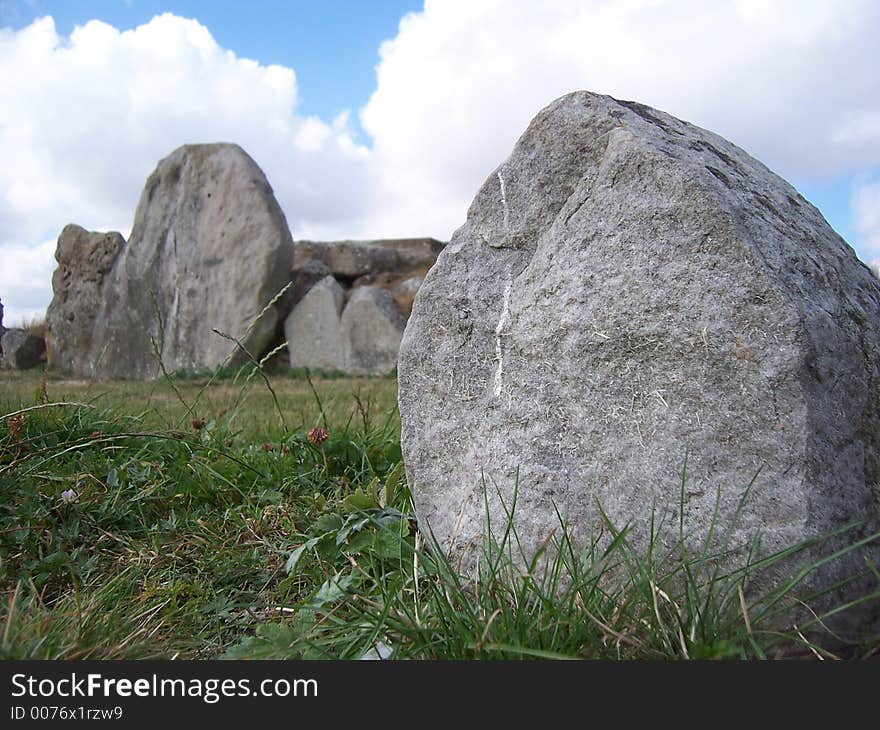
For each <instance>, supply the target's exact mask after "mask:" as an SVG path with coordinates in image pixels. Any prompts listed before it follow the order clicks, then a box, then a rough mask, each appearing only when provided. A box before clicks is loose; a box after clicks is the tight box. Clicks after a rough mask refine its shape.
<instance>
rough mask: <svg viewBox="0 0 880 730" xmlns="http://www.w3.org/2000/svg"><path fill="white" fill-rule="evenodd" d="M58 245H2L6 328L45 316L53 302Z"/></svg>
mask: <svg viewBox="0 0 880 730" xmlns="http://www.w3.org/2000/svg"><path fill="white" fill-rule="evenodd" d="M54 270H55V241H54V240H53V241H45V242H43V243H41V244H39V245H38V246H25V245H22V244H7V245H0V301H2V303H3V325H4V326H5V327H15V326H18V325H20V324H22V323H24V322H30V321H32V320H34V319H38V318H40V317H42V316H43V315H44V314H45V313H46V305H47V304H48V303H49V301H50V300H51V299H52V272H53V271H54Z"/></svg>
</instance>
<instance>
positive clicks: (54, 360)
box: [46, 223, 125, 375]
mask: <svg viewBox="0 0 880 730" xmlns="http://www.w3.org/2000/svg"><path fill="white" fill-rule="evenodd" d="M124 246H125V239H124V238H123V237H122V235H120V234H119V233H116V232H110V233H100V232H89V231H86V230H85V229H84V228H81V227H80V226H78V225H75V224H73V223H71V224H70V225H67V226H65V227H64V229H63V230H62V231H61V235H60V236H58V244H57V247H56V249H55V260H56V261H58V268H57V269H55V273H54V274H53V275H52V293H53V296H52V302H51V304H49V309H48V310H47V311H46V322H47V324H48V326H49V332H50V347H49V359H50V362H51V364H52V366H53V367H56V368H58V369H60V370H64V371H69V372H73V373H78V374H80V375H92V361H91V358H92V346H93V344H94V342H93V340H94V335H95V317H96V316H97V314H98V309H99V308H100V305H101V301H102V299H103V297H104V282H105V279H106V277H107V274H108V273H109V272H110V270H111V269H112V268H113V263H114V262H115V261H116V258H117V257H118V256H119V253H120V252H121V251H122V249H123V247H124ZM99 339H100V333H99Z"/></svg>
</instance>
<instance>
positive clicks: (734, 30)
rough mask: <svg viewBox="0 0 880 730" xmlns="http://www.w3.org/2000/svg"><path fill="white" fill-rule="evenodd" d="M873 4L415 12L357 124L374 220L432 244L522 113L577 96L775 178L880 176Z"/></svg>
mask: <svg viewBox="0 0 880 730" xmlns="http://www.w3.org/2000/svg"><path fill="white" fill-rule="evenodd" d="M878 32H880V3H877V2H876V1H875V0H852V2H847V3H845V4H841V3H839V2H837V1H836V0H775V1H773V2H771V1H769V0H741V1H739V2H736V1H719V2H705V1H704V0H593V1H577V0H544V2H541V3H533V2H524V1H520V2H511V1H509V0H483V1H478V0H439V1H438V0H427V2H426V4H425V9H424V12H422V13H419V14H413V15H410V16H408V17H407V18H405V19H404V21H403V22H402V23H401V26H400V32H399V34H398V36H397V37H396V38H395V39H394V40H393V41H390V42H388V43H386V44H384V45H383V46H382V50H381V57H382V60H381V63H380V65H379V67H378V86H377V89H376V91H375V93H374V94H373V96H372V98H371V99H370V101H369V103H368V104H367V106H366V107H365V109H364V110H363V112H362V122H363V125H364V127H365V129H366V130H367V131H368V132H369V133H370V134H371V135H372V136H373V138H374V140H375V154H376V156H377V159H376V161H375V163H376V168H377V170H378V171H379V172H380V173H381V175H382V178H383V185H384V190H385V195H387V196H389V199H391V200H395V201H396V204H394V205H389V206H386V208H385V209H383V210H382V211H381V212H380V213H379V214H378V215H377V218H376V219H375V222H374V227H375V228H376V229H377V230H378V229H383V230H388V231H390V232H392V233H401V232H403V231H404V230H406V229H407V226H408V224H409V223H410V222H411V221H412V220H416V219H419V218H421V220H423V221H425V223H426V225H427V226H428V228H429V229H430V230H431V232H433V233H436V234H441V235H442V234H444V233H446V232H448V231H449V230H451V229H452V227H454V226H455V225H457V224H458V223H460V222H461V220H462V211H464V210H465V209H466V206H467V204H468V202H469V201H470V199H471V197H472V196H473V194H474V192H475V191H476V189H477V188H478V186H479V185H480V184H481V183H482V181H483V180H484V179H485V177H486V176H487V175H488V174H489V173H490V172H491V170H492V169H493V168H494V167H495V166H496V165H497V164H499V162H500V161H501V160H503V158H504V157H505V156H506V155H507V154H508V153H509V151H510V149H511V147H512V145H513V143H514V142H515V140H516V138H517V137H518V136H519V135H520V134H521V133H522V131H523V130H524V129H525V127H526V125H527V124H528V122H529V120H530V119H531V118H532V117H533V116H534V115H535V113H536V112H537V111H538V110H539V109H540V108H542V107H543V106H545V105H546V104H548V103H549V102H550V101H552V100H553V99H554V98H556V97H558V96H560V95H562V94H564V93H566V92H568V91H572V90H575V89H588V90H591V91H596V92H600V93H607V94H611V95H612V96H615V97H618V98H622V99H633V100H637V101H640V102H643V103H646V104H649V105H651V106H655V107H657V108H660V109H663V110H665V111H668V112H670V113H672V114H675V115H676V116H679V117H681V118H683V119H687V120H688V121H691V122H694V123H696V124H699V125H700V126H703V127H706V128H709V129H712V130H713V131H716V132H718V133H720V134H722V135H724V136H726V137H728V138H729V139H731V140H732V141H733V142H735V143H737V144H739V145H740V146H742V147H744V148H745V149H746V150H748V151H749V152H751V153H752V154H753V155H755V156H757V157H758V158H759V159H761V160H762V161H763V162H765V163H766V164H768V165H769V166H770V167H771V168H772V169H774V170H776V171H778V172H779V173H780V174H782V175H783V176H785V177H787V178H800V179H809V178H821V177H824V176H832V175H841V174H843V175H846V174H851V173H853V172H854V171H857V170H864V169H869V168H870V167H872V166H877V165H880V125H878V123H877V120H878V119H880V74H877V73H876V69H877V60H876V59H877V40H876V39H877V35H878Z"/></svg>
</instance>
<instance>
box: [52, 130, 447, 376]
mask: <svg viewBox="0 0 880 730" xmlns="http://www.w3.org/2000/svg"><path fill="white" fill-rule="evenodd" d="M442 248H443V244H442V243H441V242H439V241H436V240H434V239H430V238H419V239H400V240H382V241H340V242H315V241H300V242H297V243H296V244H294V242H293V240H292V238H291V235H290V231H289V229H288V226H287V221H286V220H285V217H284V214H283V213H282V211H281V208H280V207H279V205H278V203H277V201H276V200H275V196H274V194H273V192H272V188H271V187H270V186H269V183H268V181H267V180H266V177H265V175H264V174H263V172H262V170H260V168H259V167H258V166H257V165H256V163H255V162H254V161H253V160H252V159H251V158H250V157H249V156H248V155H247V153H245V152H244V150H242V149H241V148H240V147H238V146H237V145H231V144H211V145H188V146H184V147H181V148H179V149H177V150H175V151H174V152H173V153H172V154H170V155H169V156H168V157H166V158H165V159H163V160H162V161H160V162H159V165H158V166H157V168H156V170H155V171H154V172H153V173H152V174H151V175H150V177H149V178H148V179H147V183H146V186H145V188H144V191H143V193H142V195H141V199H140V202H139V203H138V207H137V212H136V214H135V221H134V226H133V228H132V232H131V236H130V237H129V240H128V241H126V240H125V239H124V238H123V237H122V236H121V235H120V234H119V233H115V232H111V233H98V232H88V231H86V230H84V229H83V228H81V227H79V226H77V225H72V224H71V225H68V226H66V227H65V228H64V230H63V231H62V232H61V235H60V236H59V238H58V247H57V250H56V254H55V257H56V259H57V260H58V268H57V269H56V271H55V273H54V275H53V278H52V289H53V299H52V303H51V305H50V306H49V309H48V312H47V322H48V329H49V343H48V359H49V363H50V364H51V365H52V366H54V367H56V368H58V369H59V370H62V371H66V372H70V373H72V374H76V375H80V376H84V377H93V378H130V379H149V378H152V377H156V375H157V374H159V373H160V372H161V369H163V368H164V369H165V370H166V371H169V372H172V371H184V372H199V371H204V370H210V369H213V368H215V367H217V366H221V365H224V364H229V365H237V364H241V363H244V362H247V361H248V360H251V359H253V360H260V359H262V358H265V357H266V356H267V355H270V354H273V353H274V354H273V360H274V364H276V365H277V364H281V365H284V364H289V365H290V366H292V367H306V368H316V369H321V370H327V371H341V372H345V373H350V374H357V375H383V374H386V373H388V372H391V371H393V369H394V368H395V366H396V364H397V351H398V348H399V346H400V339H401V336H402V334H403V329H404V326H405V324H406V319H407V317H408V316H409V313H410V310H411V307H412V300H413V297H414V296H415V292H416V291H417V290H418V288H419V285H420V284H421V281H422V278H423V277H424V274H425V273H426V272H427V270H428V269H429V268H430V266H431V265H432V264H433V263H434V261H435V260H436V258H437V255H438V254H439V252H440V251H441V250H442ZM285 341H286V342H287V346H286V347H284V342H285ZM160 363H161V366H160Z"/></svg>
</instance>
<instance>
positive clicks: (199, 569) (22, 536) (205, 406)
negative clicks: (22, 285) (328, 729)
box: [0, 370, 880, 659]
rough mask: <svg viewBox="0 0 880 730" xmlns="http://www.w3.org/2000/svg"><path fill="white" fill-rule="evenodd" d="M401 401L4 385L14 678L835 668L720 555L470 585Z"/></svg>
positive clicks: (218, 383) (870, 640)
mask: <svg viewBox="0 0 880 730" xmlns="http://www.w3.org/2000/svg"><path fill="white" fill-rule="evenodd" d="M396 394H397V384H396V381H395V380H394V379H314V380H310V379H307V378H304V377H301V378H294V377H279V376H273V377H270V378H268V379H264V378H263V376H262V375H261V374H260V373H258V372H254V371H252V370H250V371H248V370H245V371H242V372H241V373H240V374H239V376H238V377H237V378H236V377H233V376H231V375H229V374H225V375H224V377H222V378H217V379H214V380H211V379H209V378H201V379H195V378H186V379H173V380H168V379H164V380H160V381H156V382H152V383H128V382H126V383H119V382H109V383H89V382H85V381H75V380H70V379H65V378H62V377H59V376H48V377H45V376H43V377H41V373H39V372H37V373H10V372H3V373H2V374H0V416H2V418H0V494H2V503H0V591H2V597H3V600H2V609H0V631H2V638H0V658H4V659H23V658H45V659H54V658H66V659H70V658H172V657H180V658H218V657H223V658H358V657H361V656H363V655H365V654H367V655H372V656H375V655H378V656H383V657H385V656H393V657H394V658H410V657H412V658H453V659H454V658H465V659H466V658H484V659H485V658H488V659H499V658H706V657H712V658H725V657H731V658H750V657H775V656H810V657H830V656H834V655H835V654H834V653H832V650H831V649H830V648H829V647H832V646H833V647H834V649H833V651H834V652H838V653H839V651H840V649H839V647H838V646H837V645H836V644H835V642H834V641H833V637H832V636H830V635H828V636H823V633H822V631H821V623H820V622H819V621H818V620H815V621H812V622H809V621H808V622H807V623H808V624H811V625H804V624H801V625H800V627H799V628H798V629H797V630H795V629H794V627H791V629H790V630H780V621H779V618H780V616H784V615H785V611H786V610H789V608H790V605H789V604H790V601H789V598H790V596H789V595H788V592H781V593H780V594H778V595H772V596H766V597H761V598H760V599H757V600H753V599H749V600H748V601H747V600H746V598H745V596H744V594H743V592H742V585H743V582H744V580H745V578H746V575H747V572H746V571H745V569H743V570H742V571H733V572H729V573H725V574H723V575H722V574H720V573H719V571H718V568H717V561H715V560H714V559H713V555H711V554H709V553H708V551H707V552H706V553H705V554H702V555H696V556H687V557H685V556H682V557H681V558H680V559H678V561H677V562H676V563H674V564H673V565H672V567H668V562H667V563H665V565H666V566H667V567H661V564H663V561H659V560H657V559H656V557H657V556H651V555H648V556H641V555H636V554H634V553H633V551H632V550H631V549H630V548H629V546H628V544H627V541H626V536H625V533H621V534H620V535H619V536H618V537H617V539H615V540H614V541H613V542H612V544H611V545H610V546H605V547H603V548H602V549H601V550H600V549H599V547H598V546H588V547H587V549H585V550H583V551H577V550H575V549H574V548H573V547H572V546H570V545H568V544H567V543H565V541H564V539H563V540H561V541H560V542H559V543H557V544H555V545H552V546H550V548H549V549H548V553H547V555H546V556H544V557H545V558H548V560H549V564H550V566H551V567H550V569H549V570H547V571H546V572H544V573H542V574H541V576H542V577H540V578H539V577H537V574H533V573H534V571H528V570H524V569H521V568H519V567H517V566H519V565H521V563H517V562H516V561H515V560H512V559H511V558H510V551H509V547H510V545H511V544H512V543H513V542H515V540H514V538H515V536H513V535H510V534H509V533H503V531H502V534H501V535H500V536H499V537H498V538H497V540H496V542H494V543H490V548H489V549H488V550H487V559H486V561H485V564H484V565H483V567H482V568H481V573H480V576H479V579H478V580H475V581H474V580H467V579H465V578H464V577H463V576H460V575H458V574H457V573H456V572H455V571H454V570H453V569H452V568H451V567H450V566H449V565H448V563H446V562H445V561H444V560H443V559H442V557H440V556H439V555H438V554H437V552H436V551H433V550H431V549H429V546H427V545H426V544H425V542H426V540H425V538H424V536H423V535H421V534H420V533H419V532H418V530H417V529H416V523H415V519H414V514H413V508H412V502H411V497H410V494H409V491H408V488H407V485H406V479H405V476H404V472H403V467H402V463H401V452H400V444H399V420H398V416H397V411H396ZM774 559H775V558H770V559H768V560H766V561H764V563H761V564H758V565H755V566H751V567H750V568H749V569H750V570H752V571H754V570H759V569H767V568H769V567H772V563H773V560H774ZM878 595H880V594H878V593H877V592H876V591H875V592H874V593H871V594H868V595H866V596H865V597H864V600H865V601H877V600H878ZM818 618H819V617H817V619H818ZM808 629H809V630H808ZM807 636H809V639H807V638H806V637H807ZM824 638H827V639H829V641H828V642H827V643H826V642H824ZM878 646H880V642H878V640H877V637H871V636H866V637H865V639H864V640H863V641H861V642H860V643H859V644H857V645H854V646H849V647H846V648H845V655H846V656H874V655H876V654H877V652H878Z"/></svg>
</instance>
